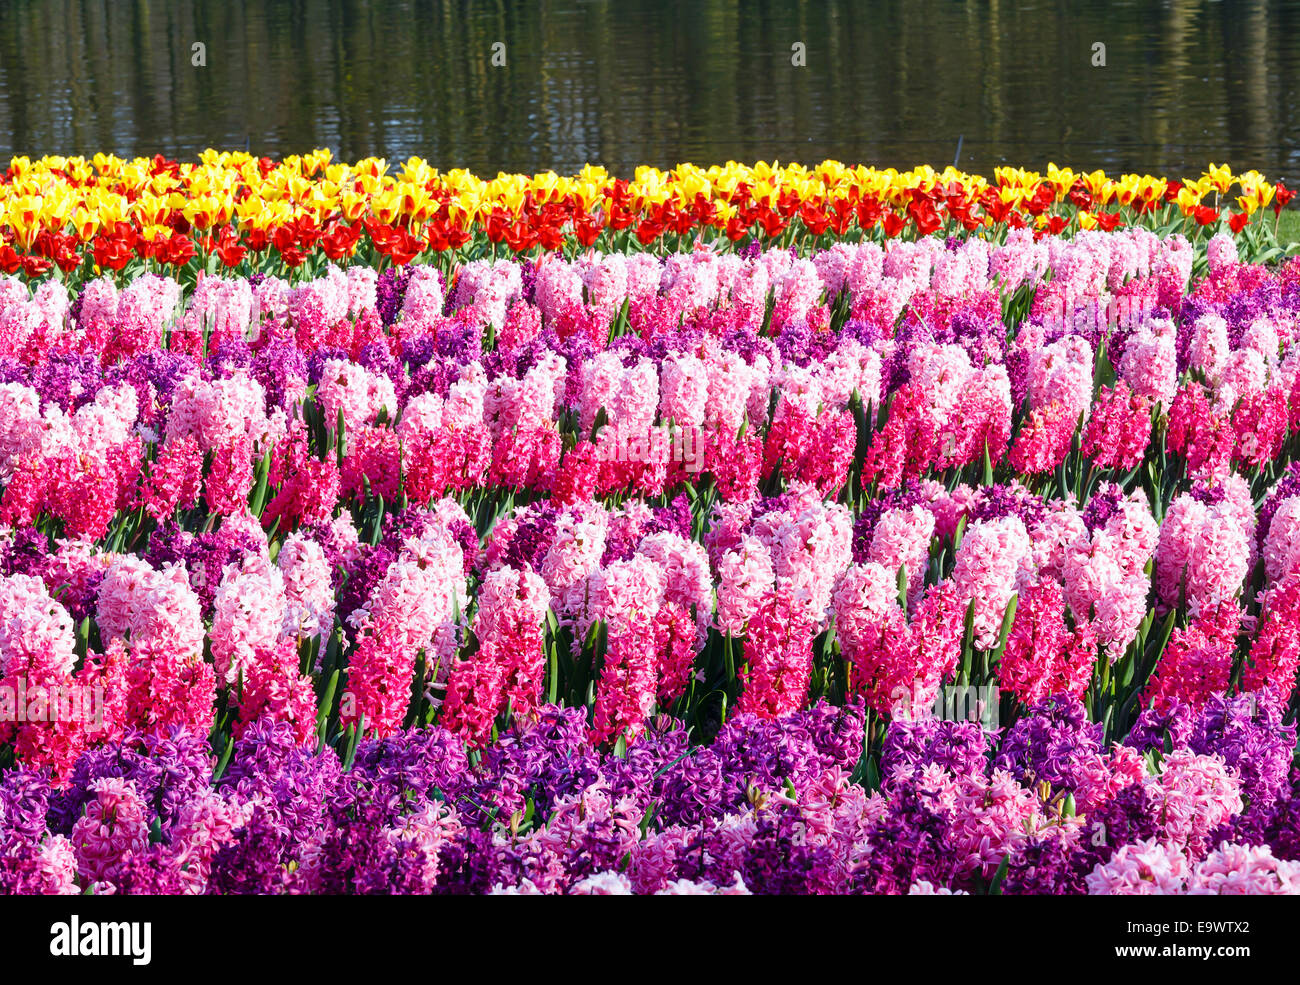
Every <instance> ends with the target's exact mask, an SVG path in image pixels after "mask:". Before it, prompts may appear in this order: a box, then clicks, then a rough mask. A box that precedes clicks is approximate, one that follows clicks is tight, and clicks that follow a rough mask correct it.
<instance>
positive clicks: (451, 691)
mask: <svg viewBox="0 0 1300 985" xmlns="http://www.w3.org/2000/svg"><path fill="white" fill-rule="evenodd" d="M549 605H550V592H549V591H548V589H547V587H546V583H545V582H544V581H543V580H542V578H541V576H539V575H537V574H535V573H534V572H533V571H532V570H531V569H530V568H524V569H523V570H516V569H515V568H511V567H508V566H506V567H500V568H497V569H495V570H494V571H491V572H489V573H488V574H487V576H486V577H485V578H484V579H483V583H482V584H481V585H480V586H479V593H478V608H477V610H476V612H475V615H474V622H473V634H474V638H475V639H476V640H477V641H478V651H477V652H476V653H474V654H473V655H472V656H470V657H468V658H467V659H458V660H456V661H455V663H454V664H453V665H452V667H451V671H450V673H449V675H448V679H447V698H446V701H445V703H444V704H443V709H442V715H441V717H440V719H439V721H440V722H441V723H442V724H443V725H444V727H446V728H448V729H449V730H451V731H453V732H460V733H463V734H464V735H465V736H466V737H467V738H468V739H469V740H470V741H471V742H473V743H474V744H476V745H481V744H483V743H484V742H485V741H486V740H487V738H488V735H489V733H490V732H491V729H492V725H493V723H494V721H495V719H496V717H497V715H499V714H501V713H502V712H503V711H504V710H505V709H506V707H507V706H509V708H510V710H511V712H512V714H513V715H514V716H516V717H517V718H518V719H519V720H521V721H528V720H529V719H530V717H531V716H532V715H533V713H534V712H535V711H536V708H537V706H538V703H539V701H540V700H541V690H542V683H543V674H544V668H545V654H544V652H543V643H544V640H543V623H544V620H545V618H546V613H547V611H548V608H549Z"/></svg>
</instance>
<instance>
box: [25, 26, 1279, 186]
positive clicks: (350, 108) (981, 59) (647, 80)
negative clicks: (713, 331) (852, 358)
mask: <svg viewBox="0 0 1300 985" xmlns="http://www.w3.org/2000/svg"><path fill="white" fill-rule="evenodd" d="M1298 29H1300V3H1296V2H1289V0H1272V2H1268V0H1224V2H1220V3H1208V2H1196V0H1165V2H1161V3H1152V2H1146V0H1130V2H1115V3H1107V2H1094V0H1085V2H1074V0H1036V2H1026V3H1010V2H1007V0H906V2H896V3H885V2H856V3H853V2H835V0H831V2H824V3H822V2H807V0H805V2H799V0H794V2H791V0H537V2H513V0H488V2H476V3H471V2H468V0H372V2H364V0H285V2H271V3H265V4H263V3H257V2H240V0H192V2H165V0H46V2H37V0H8V2H5V3H3V4H0V159H4V158H7V157H8V156H9V155H11V154H14V153H27V154H40V153H47V152H61V153H74V152H75V153H90V152H94V151H97V150H104V149H111V150H113V151H116V152H117V153H121V154H135V153H153V152H155V151H162V152H164V153H168V154H176V155H192V154H194V153H195V152H196V151H197V150H199V149H201V148H203V147H206V146H221V147H241V148H242V147H245V146H247V147H249V148H250V149H252V150H255V151H258V152H262V153H269V154H284V153H290V152H293V151H301V150H305V149H310V148H311V147H315V146H327V147H330V148H332V149H333V150H335V151H336V152H337V153H339V154H340V155H342V156H343V157H346V158H355V157H359V156H363V155H366V154H379V155H383V156H386V157H389V158H390V159H403V158H405V157H406V156H408V155H410V154H420V155H423V156H426V157H428V158H429V159H430V160H431V161H433V162H434V163H436V164H437V165H438V166H440V167H443V168H450V167H456V166H463V167H469V168H473V169H474V170H476V171H479V172H487V173H493V172H495V171H497V170H498V169H506V170H516V169H518V170H536V169H539V168H546V167H554V168H556V169H559V170H565V171H571V170H574V169H576V168H578V167H579V166H581V165H582V164H583V163H585V162H587V161H598V162H601V163H604V164H606V165H608V166H609V167H611V168H612V169H614V170H616V171H618V172H621V173H630V171H631V169H632V168H633V167H634V166H635V165H636V164H638V163H643V162H644V163H652V164H658V165H668V164H672V163H675V162H677V161H680V160H693V161H697V162H701V163H708V162H715V161H725V160H727V159H728V158H734V159H737V160H747V161H752V160H757V159H760V158H762V159H772V158H779V159H781V160H794V159H798V160H804V161H809V162H816V161H818V160H821V159H822V158H824V157H837V158H840V159H841V160H846V161H865V162H869V163H876V164H881V165H889V164H893V165H908V164H912V163H918V162H923V161H925V162H931V163H935V164H944V163H948V162H951V161H952V160H953V156H954V152H955V150H956V147H957V143H958V139H959V137H960V138H961V139H962V157H961V163H962V165H963V166H965V167H967V168H972V169H976V170H982V171H985V172H987V171H989V170H990V169H991V168H992V167H993V166H995V165H996V164H1000V163H1004V162H1015V163H1026V164H1029V165H1033V166H1042V165H1044V164H1045V163H1046V162H1047V161H1048V160H1049V159H1054V160H1057V161H1058V162H1064V161H1069V162H1070V163H1071V164H1072V165H1074V166H1076V167H1077V166H1083V167H1089V168H1091V167H1096V166H1104V167H1108V168H1123V169H1143V170H1162V171H1170V172H1175V173H1177V172H1184V171H1188V170H1191V169H1194V168H1199V167H1201V166H1203V165H1204V164H1205V163H1206V162H1207V161H1208V160H1211V159H1213V160H1216V161H1217V160H1222V159H1227V160H1229V161H1230V163H1232V164H1233V165H1234V166H1236V167H1239V168H1244V167H1251V166H1253V167H1258V168H1260V169H1261V170H1264V171H1266V172H1267V173H1269V174H1270V175H1275V176H1286V177H1291V178H1295V177H1296V176H1297V175H1300V118H1298V117H1297V108H1296V99H1295V95H1296V87H1297V83H1296V81H1295V80H1296V78H1297V71H1296V70H1297V68H1300V44H1297V42H1296V40H1295V38H1296V37H1297V30H1298ZM195 41H202V42H204V43H205V44H206V45H207V65H206V67H203V68H195V67H193V66H192V65H191V63H190V61H191V48H190V46H191V44H192V43H193V42H195ZM497 41H501V42H504V43H505V45H506V48H505V53H506V64H505V66H504V67H494V66H493V65H492V64H491V56H492V44H493V43H494V42H497ZM1097 41H1100V42H1102V43H1104V44H1105V45H1106V66H1105V67H1104V68H1094V67H1093V66H1092V64H1091V46H1092V44H1093V43H1094V42H1097ZM794 42H802V43H803V44H805V45H806V48H807V66H806V67H805V68H795V67H793V66H792V65H791V64H790V54H791V45H792V44H793V43H794Z"/></svg>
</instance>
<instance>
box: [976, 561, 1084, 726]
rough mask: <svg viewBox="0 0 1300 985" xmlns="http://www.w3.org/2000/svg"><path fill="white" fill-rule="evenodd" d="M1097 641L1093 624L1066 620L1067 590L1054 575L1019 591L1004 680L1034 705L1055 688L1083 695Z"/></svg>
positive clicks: (1004, 657) (1003, 683) (1001, 673)
mask: <svg viewBox="0 0 1300 985" xmlns="http://www.w3.org/2000/svg"><path fill="white" fill-rule="evenodd" d="M1096 661H1097V641H1096V636H1095V633H1094V631H1093V629H1092V627H1091V625H1090V624H1088V623H1087V622H1080V623H1079V624H1078V625H1077V626H1076V627H1075V629H1074V630H1073V631H1071V630H1070V629H1069V628H1068V627H1067V626H1066V623H1065V592H1064V590H1063V589H1062V588H1061V586H1060V585H1059V584H1057V583H1056V582H1053V581H1048V582H1038V583H1035V584H1032V585H1027V586H1026V587H1025V588H1023V589H1022V590H1021V591H1020V595H1019V599H1018V605H1017V607H1016V615H1015V619H1014V620H1013V621H1012V624H1011V630H1010V632H1009V633H1008V635H1007V647H1006V650H1005V651H1004V652H1003V654H1002V660H1001V664H1000V666H999V670H998V680H999V683H1000V684H1001V686H1002V687H1003V688H1005V689H1007V690H1008V691H1010V692H1011V693H1012V694H1014V695H1015V696H1016V697H1017V698H1018V699H1019V700H1020V701H1022V702H1024V703H1025V704H1027V705H1032V704H1035V703H1037V702H1038V701H1040V700H1042V699H1043V698H1046V697H1048V696H1049V695H1054V694H1064V695H1070V696H1072V697H1079V696H1080V695H1081V694H1082V693H1083V691H1084V690H1085V689H1086V688H1087V686H1088V683H1089V681H1090V680H1091V679H1092V670H1093V666H1094V665H1095V664H1096Z"/></svg>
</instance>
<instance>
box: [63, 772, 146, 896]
mask: <svg viewBox="0 0 1300 985" xmlns="http://www.w3.org/2000/svg"><path fill="white" fill-rule="evenodd" d="M90 792H91V793H92V794H93V795H94V796H93V797H92V798H91V800H90V802H89V803H87V804H86V812H85V813H84V814H82V815H81V817H79V818H78V819H77V821H76V823H75V824H73V826H72V838H71V841H72V846H73V849H74V851H75V852H76V854H77V871H78V874H79V875H80V876H81V878H82V879H84V880H86V881H87V882H91V883H94V882H112V881H113V879H114V878H115V877H116V875H117V873H118V870H119V869H120V868H121V867H122V865H123V864H124V863H126V862H127V861H128V860H129V859H130V858H132V856H135V855H139V854H141V853H143V852H144V850H145V846H146V845H147V844H148V842H149V822H148V819H147V814H146V807H145V803H144V801H143V800H141V798H140V794H139V792H138V791H137V790H136V786H135V782H134V781H133V780H127V779H123V778H120V777H115V776H113V777H103V778H101V779H98V780H94V781H92V782H91V784H90Z"/></svg>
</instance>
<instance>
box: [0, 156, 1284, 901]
mask: <svg viewBox="0 0 1300 985" xmlns="http://www.w3.org/2000/svg"><path fill="white" fill-rule="evenodd" d="M238 161H239V158H238V156H231V157H230V158H228V159H226V161H215V160H214V161H213V162H209V166H210V167H212V168H221V167H226V168H230V167H234V166H235V164H232V163H229V162H236V163H237V162H238ZM251 163H252V166H253V168H254V169H255V171H256V172H257V173H258V174H260V175H262V176H263V177H264V178H266V179H267V181H268V182H271V181H274V180H276V179H275V178H274V176H275V175H277V174H280V173H281V171H282V170H284V168H301V169H303V170H304V172H305V173H306V174H307V175H308V176H309V177H310V176H315V177H316V178H317V179H318V181H317V185H319V183H320V182H323V181H333V180H334V179H332V178H329V177H328V174H329V167H331V166H329V165H327V164H326V162H324V161H320V162H317V163H316V164H315V165H314V166H311V167H309V165H308V164H307V163H304V162H303V161H294V162H286V164H285V165H284V166H283V168H269V169H268V168H267V167H265V166H264V165H262V166H259V165H258V164H257V162H251ZM163 164H165V162H156V163H155V165H150V167H151V168H154V167H156V168H158V169H160V170H158V171H157V173H156V174H155V175H154V177H155V178H158V177H160V176H165V177H164V180H163V187H166V185H167V183H168V182H169V181H171V180H173V179H174V180H182V179H183V180H185V181H188V182H189V183H188V184H186V185H185V186H184V187H185V196H187V197H186V198H185V203H186V204H185V205H184V206H183V208H181V211H182V212H183V211H184V209H186V208H190V207H191V205H192V203H193V202H194V201H195V200H196V190H195V186H194V181H195V180H196V179H195V177H194V174H195V172H193V171H189V170H181V171H179V172H177V173H175V174H173V172H172V171H171V170H169V168H167V167H164V166H163ZM411 167H413V166H408V171H409V170H410V168H411ZM42 168H45V170H46V171H47V172H50V173H53V172H52V171H51V162H48V161H47V162H45V163H44V164H42V165H39V166H38V165H32V166H31V168H30V169H27V168H20V169H18V171H15V169H14V168H11V170H10V175H9V177H10V179H11V181H12V182H13V183H17V182H18V181H20V180H27V179H28V176H30V175H31V174H33V173H34V172H36V173H39V172H40V171H41V169H42ZM56 170H59V171H62V172H63V177H64V178H66V179H67V180H68V181H69V182H72V181H73V180H74V179H77V180H80V179H78V177H77V176H78V175H79V174H80V172H79V171H78V170H77V168H75V167H60V168H58V169H56ZM106 172H107V173H112V172H113V167H111V166H110V167H108V168H107V169H106ZM318 172H319V173H318ZM724 173H725V172H724ZM786 173H787V174H788V171H787V172H786ZM818 174H819V175H820V169H819V172H818ZM322 176H323V177H322ZM1211 177H1213V175H1211ZM33 180H34V179H33ZM151 180H152V179H151ZM303 180H304V181H307V179H305V178H304V179H303ZM431 180H432V179H431ZM638 180H639V181H640V182H641V183H642V185H643V186H648V185H649V184H650V183H652V182H651V178H650V176H649V175H647V176H639V178H638ZM680 180H682V179H680V178H679V179H678V181H680ZM807 180H808V181H813V180H814V179H813V178H812V177H809V178H808V179H807ZM817 180H821V179H820V178H818V179H817ZM900 180H901V179H900ZM1025 180H1026V181H1027V180H1028V179H1025ZM1064 180H1065V179H1064V178H1061V179H1060V181H1062V182H1063V181H1064ZM1078 180H1079V181H1083V182H1084V183H1085V185H1086V183H1087V180H1088V179H1087V177H1086V176H1085V177H1081V178H1079V179H1078ZM1261 180H1262V179H1261ZM904 184H906V182H904ZM1120 184H1121V185H1122V182H1121V183H1120ZM1074 185H1075V182H1074V180H1073V179H1071V183H1070V184H1069V185H1067V186H1064V187H1066V188H1067V189H1068V188H1074ZM310 187H312V186H311V183H310V182H307V184H306V185H304V186H303V189H301V191H302V195H305V196H308V197H310V196H309V191H310ZM1003 187H1007V186H1006V185H1005V184H1004V186H1003ZM1037 187H1047V186H1045V185H1042V184H1039V185H1038V186H1037ZM1051 187H1057V185H1055V184H1053V185H1051ZM1269 189H1270V192H1269V195H1270V196H1272V195H1274V192H1273V191H1272V186H1269ZM1166 191H1167V189H1165V190H1162V191H1161V192H1160V194H1159V195H1157V196H1156V198H1159V199H1161V200H1163V196H1164V195H1165V192H1166ZM476 194H477V192H476ZM493 194H497V192H493ZM564 194H566V195H567V194H569V192H567V191H566V192H565V193H564ZM981 194H982V192H981ZM1032 194H1033V193H1030V195H1031V198H1030V200H1031V201H1032ZM1065 194H1066V196H1067V198H1068V195H1069V194H1071V192H1069V191H1067V192H1066V193H1065ZM1089 194H1093V192H1089ZM1116 194H1118V193H1116ZM297 195H298V192H295V196H297ZM778 197H779V196H778ZM245 200H247V199H245ZM1174 200H1175V203H1176V201H1177V193H1176V194H1175V196H1174ZM13 201H14V199H12V198H11V199H10V201H9V208H10V212H9V214H10V215H11V216H12V214H13V213H12V207H13V204H12V203H13ZM913 201H916V200H915V199H913ZM1053 201H1057V199H1056V198H1054V199H1053ZM1153 201H1154V199H1153ZM1075 204H1076V205H1078V207H1079V208H1080V209H1083V208H1085V206H1084V205H1082V204H1079V203H1075ZM1260 204H1267V202H1266V201H1265V202H1261V203H1260ZM1126 207H1127V206H1126ZM1175 207H1177V206H1176V205H1175ZM368 208H370V209H372V210H373V209H374V208H375V204H374V199H373V198H372V199H371V200H370V204H369V206H368ZM494 208H495V206H494ZM1138 211H1139V213H1140V212H1141V210H1140V209H1139V210H1138ZM478 214H480V215H481V213H478ZM491 214H492V213H491V210H489V211H488V213H487V215H488V217H489V222H490V217H491ZM1081 214H1082V213H1078V214H1076V216H1075V221H1077V219H1078V215H1081ZM1116 214H1118V213H1116ZM807 218H808V217H807V216H804V217H802V218H801V219H800V221H801V222H804V223H805V224H806V223H807ZM1195 222H1196V220H1195V217H1194V216H1192V217H1191V226H1189V230H1190V229H1192V228H1194V227H1195ZM209 226H211V224H209ZM922 231H924V230H922ZM173 232H175V233H176V235H188V233H181V232H180V231H179V230H175V229H174V230H173ZM1163 233H1164V234H1163V235H1157V233H1156V232H1153V231H1151V230H1150V229H1147V228H1130V229H1123V230H1118V231H1111V232H1106V231H1102V230H1100V229H1086V228H1085V229H1081V230H1080V229H1076V230H1075V231H1074V233H1073V235H1070V236H1062V235H1055V234H1053V232H1052V230H1051V228H1050V225H1048V224H1043V228H1041V229H1039V230H1034V229H1030V228H1022V229H1015V228H1012V229H1009V230H1008V229H1003V230H1001V232H1000V233H999V235H998V236H996V237H993V238H991V239H985V238H982V237H981V236H978V235H973V236H966V235H963V236H961V237H959V238H958V237H949V238H944V237H941V236H924V235H922V236H919V237H915V238H902V237H894V238H889V239H883V241H878V240H879V239H880V238H876V237H872V236H864V237H860V238H853V237H831V240H830V241H828V245H826V248H824V249H818V248H816V247H817V244H818V243H819V242H820V241H819V240H817V239H815V238H814V239H812V240H810V241H809V242H807V243H803V244H802V245H803V246H805V247H806V248H805V249H803V250H801V249H799V248H797V247H798V246H799V245H801V244H798V243H796V244H794V245H795V246H796V248H786V247H771V248H767V249H764V248H763V247H762V245H760V243H759V242H757V241H756V240H753V239H748V240H746V241H745V242H744V243H743V244H739V245H738V246H735V247H732V246H728V247H726V248H722V247H721V246H717V248H713V247H710V246H709V245H707V244H703V243H701V244H698V245H696V246H695V247H694V248H692V249H689V250H687V251H682V252H672V251H669V252H667V253H665V254H664V255H659V254H658V253H656V252H654V251H634V252H631V253H622V252H613V251H610V252H598V251H592V252H585V253H580V254H576V255H573V256H569V255H567V254H566V253H565V252H563V251H557V252H548V251H546V250H536V251H534V254H533V255H530V256H528V257H523V258H516V257H508V258H507V257H501V258H498V259H492V258H490V257H487V256H481V257H479V258H477V259H466V258H464V257H461V258H459V259H455V258H453V257H452V256H451V255H450V253H449V254H447V255H445V256H443V257H442V258H441V259H440V260H439V262H438V263H436V264H418V263H417V264H406V265H398V266H387V265H385V267H384V269H382V270H377V269H376V268H375V267H374V266H371V265H369V264H367V263H364V262H354V263H352V264H350V265H348V266H347V267H346V268H342V267H335V266H333V265H328V266H325V265H319V264H314V261H313V262H308V263H304V265H302V266H300V267H298V268H297V269H296V270H294V271H293V272H292V273H291V274H290V272H289V271H288V270H287V269H286V268H285V267H284V266H283V260H284V251H283V250H281V251H280V260H279V261H277V264H269V263H268V264H264V265H263V266H262V267H261V268H260V269H257V270H255V271H250V272H249V273H248V274H247V276H240V275H238V274H237V273H230V272H228V273H227V275H226V276H210V275H207V274H204V275H201V276H195V277H194V278H193V281H192V282H190V281H188V280H187V279H186V277H185V276H184V271H183V270H182V272H181V275H180V276H178V277H173V276H168V275H160V274H159V273H156V272H150V271H146V270H144V269H139V270H135V271H134V272H133V271H132V270H127V271H125V272H121V273H113V272H109V273H104V274H102V275H100V276H94V275H93V271H89V270H85V269H82V268H80V267H78V268H77V270H78V272H79V278H78V277H72V278H70V280H69V281H68V282H65V281H63V280H60V279H58V278H57V277H53V276H47V277H37V278H35V279H34V280H32V279H31V278H29V277H27V276H24V277H21V278H19V277H14V278H9V279H6V280H3V281H0V485H3V492H2V493H0V524H3V527H0V532H2V534H3V536H2V537H0V743H3V745H0V757H3V759H2V760H0V762H3V764H4V772H3V774H2V775H0V888H3V889H4V890H6V891H11V892H80V891H85V890H87V889H90V890H93V891H95V892H123V893H126V892H187V893H198V892H213V893H225V892H487V891H492V890H497V891H506V892H574V893H581V892H629V891H634V892H641V893H654V892H936V891H953V892H972V893H983V892H1004V893H1009V892H1155V891H1159V892H1242V891H1249V892H1289V891H1292V889H1293V888H1294V887H1295V886H1297V885H1300V883H1297V881H1296V880H1297V871H1300V870H1298V869H1297V866H1300V861H1297V860H1300V842H1298V841H1297V837H1296V824H1295V822H1294V821H1293V820H1292V817H1293V814H1294V811H1295V805H1297V804H1300V801H1298V800H1297V799H1296V793H1295V790H1296V780H1297V778H1298V776H1300V775H1297V774H1294V773H1293V771H1292V766H1291V762H1292V757H1293V754H1294V749H1295V743H1296V734H1295V726H1294V708H1295V704H1294V700H1293V695H1294V690H1295V679H1296V672H1297V664H1298V663H1300V546H1297V545H1300V469H1297V468H1296V467H1295V466H1294V465H1293V462H1294V461H1295V459H1296V452H1297V450H1298V449H1300V441H1298V440H1297V427H1298V426H1300V416H1297V410H1296V408H1300V393H1298V392H1297V386H1300V372H1298V371H1300V347H1297V336H1298V335H1300V261H1287V262H1285V263H1282V264H1281V265H1271V266H1270V265H1266V264H1262V263H1243V262H1242V256H1243V254H1244V255H1246V256H1247V257H1250V256H1254V255H1255V254H1254V253H1253V252H1252V250H1253V249H1254V248H1255V247H1256V246H1258V245H1259V244H1258V242H1253V241H1252V239H1251V236H1252V233H1251V232H1249V231H1247V232H1245V233H1242V234H1241V235H1239V236H1237V237H1235V238H1234V235H1233V233H1232V232H1231V231H1228V230H1225V231H1221V232H1219V233H1218V234H1217V235H1215V236H1213V237H1212V238H1208V237H1207V238H1205V239H1204V240H1202V241H1200V242H1199V244H1198V242H1197V241H1196V240H1195V239H1188V238H1186V237H1184V236H1182V235H1180V234H1178V233H1177V232H1174V231H1172V230H1164V231H1163ZM476 235H477V233H476ZM484 235H486V236H487V237H488V239H489V240H490V239H491V232H490V230H489V231H488V232H487V233H485V234H484ZM566 235H567V234H566ZM809 235H810V236H814V237H815V236H816V234H815V233H813V232H811V231H810V232H809ZM1255 235H1258V234H1257V233H1256V234H1255ZM1252 243H1253V245H1252ZM92 250H93V247H92ZM1274 256H1276V254H1274ZM268 257H269V254H268ZM155 259H156V258H155ZM394 259H399V258H398V257H394ZM82 262H84V263H89V262H90V261H88V260H87V261H82ZM150 262H151V263H153V261H150ZM188 262H189V261H186V263H188ZM196 262H197V261H196ZM247 262H248V261H247V258H243V259H241V260H240V263H241V264H243V263H247ZM131 263H139V264H143V263H144V261H142V260H139V259H138V258H137V259H136V260H132V261H131ZM181 266H182V268H183V267H184V264H182V265H181ZM155 267H156V264H155ZM213 269H215V267H214V268H213ZM277 271H278V273H282V274H286V275H287V276H285V277H281V276H278V275H277ZM27 273H28V274H30V273H32V271H27ZM69 284H71V286H69ZM958 706H960V711H961V712H962V713H960V714H959V713H957V712H958ZM966 711H969V712H971V713H972V715H966V714H965V712H966ZM972 717H973V719H974V720H969V719H971V718H972Z"/></svg>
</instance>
